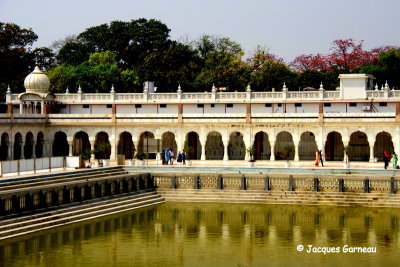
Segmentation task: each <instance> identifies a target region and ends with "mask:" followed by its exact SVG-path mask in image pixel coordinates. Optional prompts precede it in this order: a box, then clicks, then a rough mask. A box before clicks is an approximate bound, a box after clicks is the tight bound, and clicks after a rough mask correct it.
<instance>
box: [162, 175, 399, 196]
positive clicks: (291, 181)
mask: <svg viewBox="0 0 400 267" xmlns="http://www.w3.org/2000/svg"><path fill="white" fill-rule="evenodd" d="M196 177H198V179H199V182H198V187H197V186H196V183H197V179H196ZM154 178H155V183H156V185H157V187H158V188H160V189H162V188H174V189H180V188H181V189H193V188H197V189H223V190H270V191H278V192H282V191H321V192H364V193H369V192H381V193H389V192H392V193H397V191H398V190H399V189H400V180H399V179H398V178H397V179H394V178H390V177H388V178H379V177H376V178H373V179H369V178H367V177H365V178H363V177H346V178H337V177H327V176H323V177H293V176H289V177H282V176H280V177H274V176H271V177H268V176H267V177H260V175H251V174H246V175H245V176H244V175H242V176H238V175H230V174H224V175H219V176H216V175H215V174H214V175H213V174H202V175H200V174H199V175H196V174H193V173H192V174H185V173H182V174H179V173H177V174H176V176H175V175H174V176H170V175H167V174H166V175H163V174H157V175H155V176H154ZM220 179H221V180H220ZM391 179H393V182H391ZM221 181H222V185H221V184H220V182H221Z"/></svg>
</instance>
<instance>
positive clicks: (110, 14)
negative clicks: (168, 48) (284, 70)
mask: <svg viewBox="0 0 400 267" xmlns="http://www.w3.org/2000/svg"><path fill="white" fill-rule="evenodd" d="M399 15H400V1H398V0H380V1H375V0H364V1H360V0H335V1H332V0H331V1H326V0H319V1H318V0H301V1H300V0H299V1H295V0H264V1H262V0H248V1H238V0H230V1H227V0H220V1H218V0H214V1H212V0H202V1H191V0H187V1H178V0H164V1H162V0H147V1H139V0H131V1H128V0H107V1H105V0H96V1H94V0H80V1H78V0H64V1H57V0H33V1H32V0H0V21H3V22H13V23H16V24H18V25H20V26H22V27H26V28H32V30H33V31H34V32H35V33H36V34H38V35H39V39H38V42H36V43H35V46H49V45H51V43H52V42H53V41H55V40H58V39H63V38H64V37H65V36H67V35H70V34H78V33H80V32H82V31H83V30H85V29H86V28H88V27H90V26H96V25H99V24H102V23H107V22H110V21H112V20H122V21H129V20H131V19H137V18H142V17H144V18H148V19H149V18H155V19H158V20H161V21H162V22H164V23H165V24H167V26H168V27H169V28H170V29H171V33H170V35H171V38H172V39H174V40H177V39H181V38H183V37H185V36H187V37H189V39H197V38H199V37H200V36H201V35H203V34H214V35H220V36H227V37H229V38H231V39H232V40H234V41H236V42H238V43H240V44H241V45H242V48H243V49H244V51H245V52H246V54H251V52H252V51H254V49H255V48H256V46H257V45H262V46H265V47H267V48H269V49H270V51H271V52H272V53H275V54H277V55H278V56H280V57H283V58H284V59H285V60H286V61H291V60H293V59H294V58H295V57H296V56H297V55H300V54H310V53H313V54H315V53H327V52H329V48H330V46H331V42H332V41H333V40H335V39H339V38H341V39H345V38H354V39H356V40H364V47H365V48H367V49H370V48H374V47H377V46H381V45H396V46H400V27H399V26H400V16H399Z"/></svg>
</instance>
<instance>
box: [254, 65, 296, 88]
mask: <svg viewBox="0 0 400 267" xmlns="http://www.w3.org/2000/svg"><path fill="white" fill-rule="evenodd" d="M295 78H296V73H294V72H293V71H292V70H290V69H289V68H288V67H287V66H286V65H285V64H283V63H281V62H276V61H273V60H268V61H266V62H264V63H263V64H262V66H261V70H260V71H257V72H255V73H253V74H252V77H251V85H252V86H251V87H252V89H253V90H255V91H272V88H275V90H276V91H281V90H282V87H283V83H285V84H286V87H288V88H289V89H290V90H294V89H297V88H294V80H295Z"/></svg>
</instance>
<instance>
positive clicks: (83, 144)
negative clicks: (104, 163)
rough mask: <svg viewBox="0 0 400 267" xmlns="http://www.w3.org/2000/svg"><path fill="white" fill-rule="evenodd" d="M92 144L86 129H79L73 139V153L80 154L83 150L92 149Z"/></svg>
mask: <svg viewBox="0 0 400 267" xmlns="http://www.w3.org/2000/svg"><path fill="white" fill-rule="evenodd" d="M90 149H91V145H90V141H89V135H88V134H87V133H86V132H84V131H79V132H77V133H76V134H75V136H74V140H73V149H72V154H73V155H74V156H78V155H80V154H82V153H83V152H85V151H87V150H90Z"/></svg>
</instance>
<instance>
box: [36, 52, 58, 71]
mask: <svg viewBox="0 0 400 267" xmlns="http://www.w3.org/2000/svg"><path fill="white" fill-rule="evenodd" d="M32 53H33V59H34V61H35V63H36V65H38V66H40V67H41V68H42V69H44V70H49V69H51V68H54V67H55V66H56V62H55V61H56V60H55V55H54V53H53V51H51V49H50V48H48V47H39V48H35V49H34V50H33V52H32Z"/></svg>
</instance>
